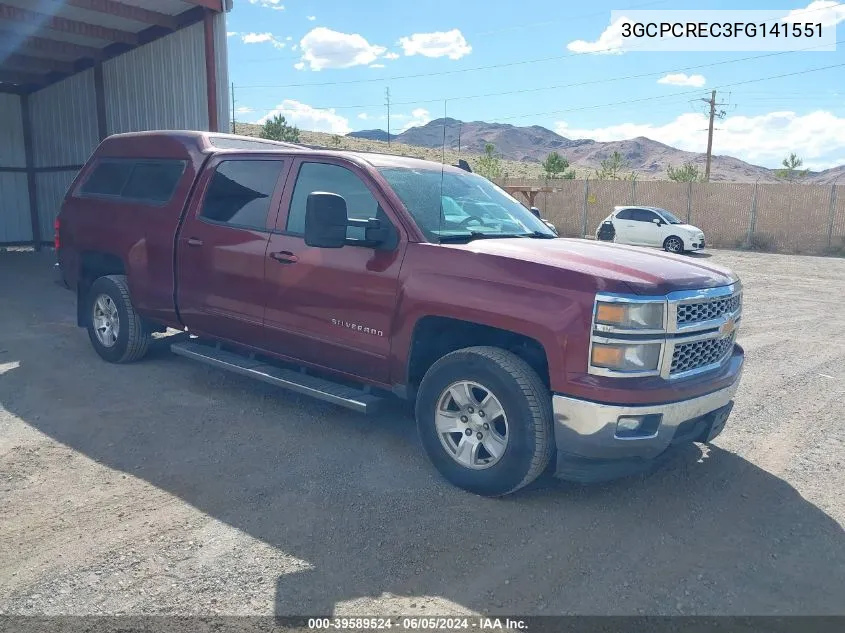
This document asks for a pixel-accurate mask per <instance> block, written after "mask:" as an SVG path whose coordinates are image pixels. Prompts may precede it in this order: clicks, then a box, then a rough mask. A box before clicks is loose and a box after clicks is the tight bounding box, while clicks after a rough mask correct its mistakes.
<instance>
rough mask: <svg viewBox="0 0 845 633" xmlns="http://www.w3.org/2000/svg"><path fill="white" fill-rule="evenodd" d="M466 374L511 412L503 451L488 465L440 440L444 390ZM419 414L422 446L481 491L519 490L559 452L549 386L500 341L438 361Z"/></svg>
mask: <svg viewBox="0 0 845 633" xmlns="http://www.w3.org/2000/svg"><path fill="white" fill-rule="evenodd" d="M462 380H466V381H472V382H477V383H480V384H482V385H484V386H485V387H486V388H487V389H488V390H489V391H490V392H491V393H493V394H494V395H495V397H496V398H497V399H498V400H499V401H500V403H501V406H502V409H503V410H504V413H505V416H507V423H508V430H507V434H508V442H507V445H506V448H505V450H504V453H503V454H502V456H501V457H500V458H499V461H498V462H496V463H495V464H493V465H492V466H490V467H488V468H485V469H483V470H473V469H471V468H469V467H466V466H463V465H461V464H459V463H458V462H457V461H456V460H455V459H454V458H453V457H452V456H451V455H450V454H449V453H448V452H447V450H446V448H445V447H444V446H443V444H442V443H441V440H440V437H439V434H438V432H437V429H436V427H435V414H436V410H437V406H438V402H439V401H440V398H441V395H442V394H443V393H444V392H445V390H446V389H447V388H448V387H449V386H450V385H452V384H453V383H455V382H458V381H462ZM416 419H417V429H418V431H419V434H420V439H421V441H422V444H423V447H424V448H425V451H426V453H427V454H428V457H429V459H430V460H431V461H432V463H433V464H434V466H435V468H437V470H438V471H439V472H440V474H441V475H443V477H444V478H445V479H446V480H447V481H449V482H450V483H452V484H453V485H455V486H457V487H458V488H462V489H464V490H467V491H469V492H472V493H475V494H478V495H483V496H487V497H500V496H504V495H507V494H510V493H512V492H515V491H516V490H519V489H520V488H522V487H523V486H526V485H528V484H529V483H531V482H532V481H534V480H535V479H536V478H537V477H538V476H539V475H540V474H541V473H542V472H543V471H544V470H545V469H546V466H548V464H549V462H550V460H551V458H552V455H553V454H554V436H553V427H552V420H553V416H552V398H551V394H550V393H549V390H548V389H547V388H546V386H545V385H544V384H543V381H542V380H541V379H540V376H538V375H537V372H535V371H534V370H533V369H531V367H530V366H529V365H528V364H527V363H526V362H525V361H524V360H522V359H521V358H519V357H518V356H516V355H514V354H512V353H511V352H508V351H506V350H504V349H501V348H498V347H468V348H465V349H461V350H457V351H455V352H451V353H449V354H447V355H445V356H443V357H442V358H441V359H440V360H438V361H437V362H436V363H434V364H433V365H432V366H431V368H430V369H429V370H428V371H427V372H426V374H425V376H424V377H423V380H422V382H421V384H420V389H419V393H418V394H417V403H416Z"/></svg>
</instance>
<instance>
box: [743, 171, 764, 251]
mask: <svg viewBox="0 0 845 633" xmlns="http://www.w3.org/2000/svg"><path fill="white" fill-rule="evenodd" d="M759 182H760V181H759V180H758V181H756V182H755V183H754V193H753V194H752V195H751V217H750V218H749V220H748V236H747V237H746V238H745V245H746V246H751V236H752V235H754V229H755V226H756V224H757V185H758V183H759Z"/></svg>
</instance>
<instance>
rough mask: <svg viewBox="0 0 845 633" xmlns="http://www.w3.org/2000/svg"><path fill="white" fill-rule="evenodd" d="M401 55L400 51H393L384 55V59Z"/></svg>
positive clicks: (396, 57) (397, 57)
mask: <svg viewBox="0 0 845 633" xmlns="http://www.w3.org/2000/svg"><path fill="white" fill-rule="evenodd" d="M400 57H401V55H399V53H394V52H392V51H391V52H390V53H387V54H386V55H384V59H399V58H400Z"/></svg>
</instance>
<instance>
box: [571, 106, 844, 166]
mask: <svg viewBox="0 0 845 633" xmlns="http://www.w3.org/2000/svg"><path fill="white" fill-rule="evenodd" d="M707 123H708V121H707V117H706V116H704V115H703V114H698V113H688V114H682V115H681V116H679V117H678V118H676V119H675V120H673V121H670V122H668V123H665V124H663V125H653V124H650V123H646V124H639V123H620V124H617V125H610V126H607V127H602V128H573V127H570V126H569V125H568V124H567V123H566V122H563V121H560V122H558V123H557V124H556V126H555V131H556V132H557V133H558V134H561V135H562V136H566V137H567V138H591V139H595V140H596V141H621V140H624V139H631V138H635V137H637V136H645V137H648V138H650V139H653V140H655V141H659V142H661V143H665V144H666V145H671V146H673V147H677V148H679V149H683V150H687V151H690V152H704V151H706V149H707V134H706V132H699V130H706V129H707ZM713 152H714V153H716V154H728V155H730V156H736V157H737V158H741V159H742V160H744V161H747V162H750V163H754V164H757V165H764V166H766V167H779V166H780V162H781V161H782V160H783V157H784V156H786V155H787V154H789V153H790V152H795V153H797V154H798V155H799V156H800V157H801V158H803V159H804V162H805V163H806V164H807V166H810V165H812V166H813V168H814V169H825V168H828V167H833V166H835V165H838V164H841V163H840V162H839V161H840V159H841V156H842V155H843V154H845V117H838V116H836V115H835V114H833V113H831V112H826V111H823V110H818V111H816V112H810V113H808V114H803V115H799V114H796V113H795V112H769V113H767V114H761V115H758V116H732V117H728V118H727V119H725V120H724V121H720V122H719V130H718V131H717V132H716V134H715V136H714V137H713Z"/></svg>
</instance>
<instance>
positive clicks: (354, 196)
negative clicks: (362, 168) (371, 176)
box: [286, 163, 389, 240]
mask: <svg viewBox="0 0 845 633" xmlns="http://www.w3.org/2000/svg"><path fill="white" fill-rule="evenodd" d="M315 191H320V192H325V193H335V194H337V195H339V196H343V199H344V200H345V201H346V213H347V215H348V216H349V218H350V219H355V220H369V219H370V218H376V219H379V220H381V221H382V222H383V223H386V224H389V221H388V219H387V216H386V215H385V213H384V211H383V210H382V209H381V207H380V206H379V204H378V201H377V200H376V199H375V197H374V196H373V194H372V192H371V191H370V190H369V188H368V187H367V185H365V184H364V182H363V181H362V180H361V179H360V178H359V177H358V176H356V175H355V174H354V173H353V172H352V171H350V170H349V169H347V168H346V167H341V166H340V165H330V164H328V163H304V164H303V165H302V167H301V168H300V169H299V175H298V176H297V178H296V186H295V187H294V189H293V197H292V198H291V203H290V212H289V213H288V222H287V227H286V231H287V232H288V233H293V234H295V235H303V234H304V233H305V207H306V204H307V202H308V196H309V195H310V194H312V193H314V192H315ZM346 237H347V238H348V239H353V240H362V239H364V228H363V227H357V226H350V227H349V228H348V229H347V231H346Z"/></svg>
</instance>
